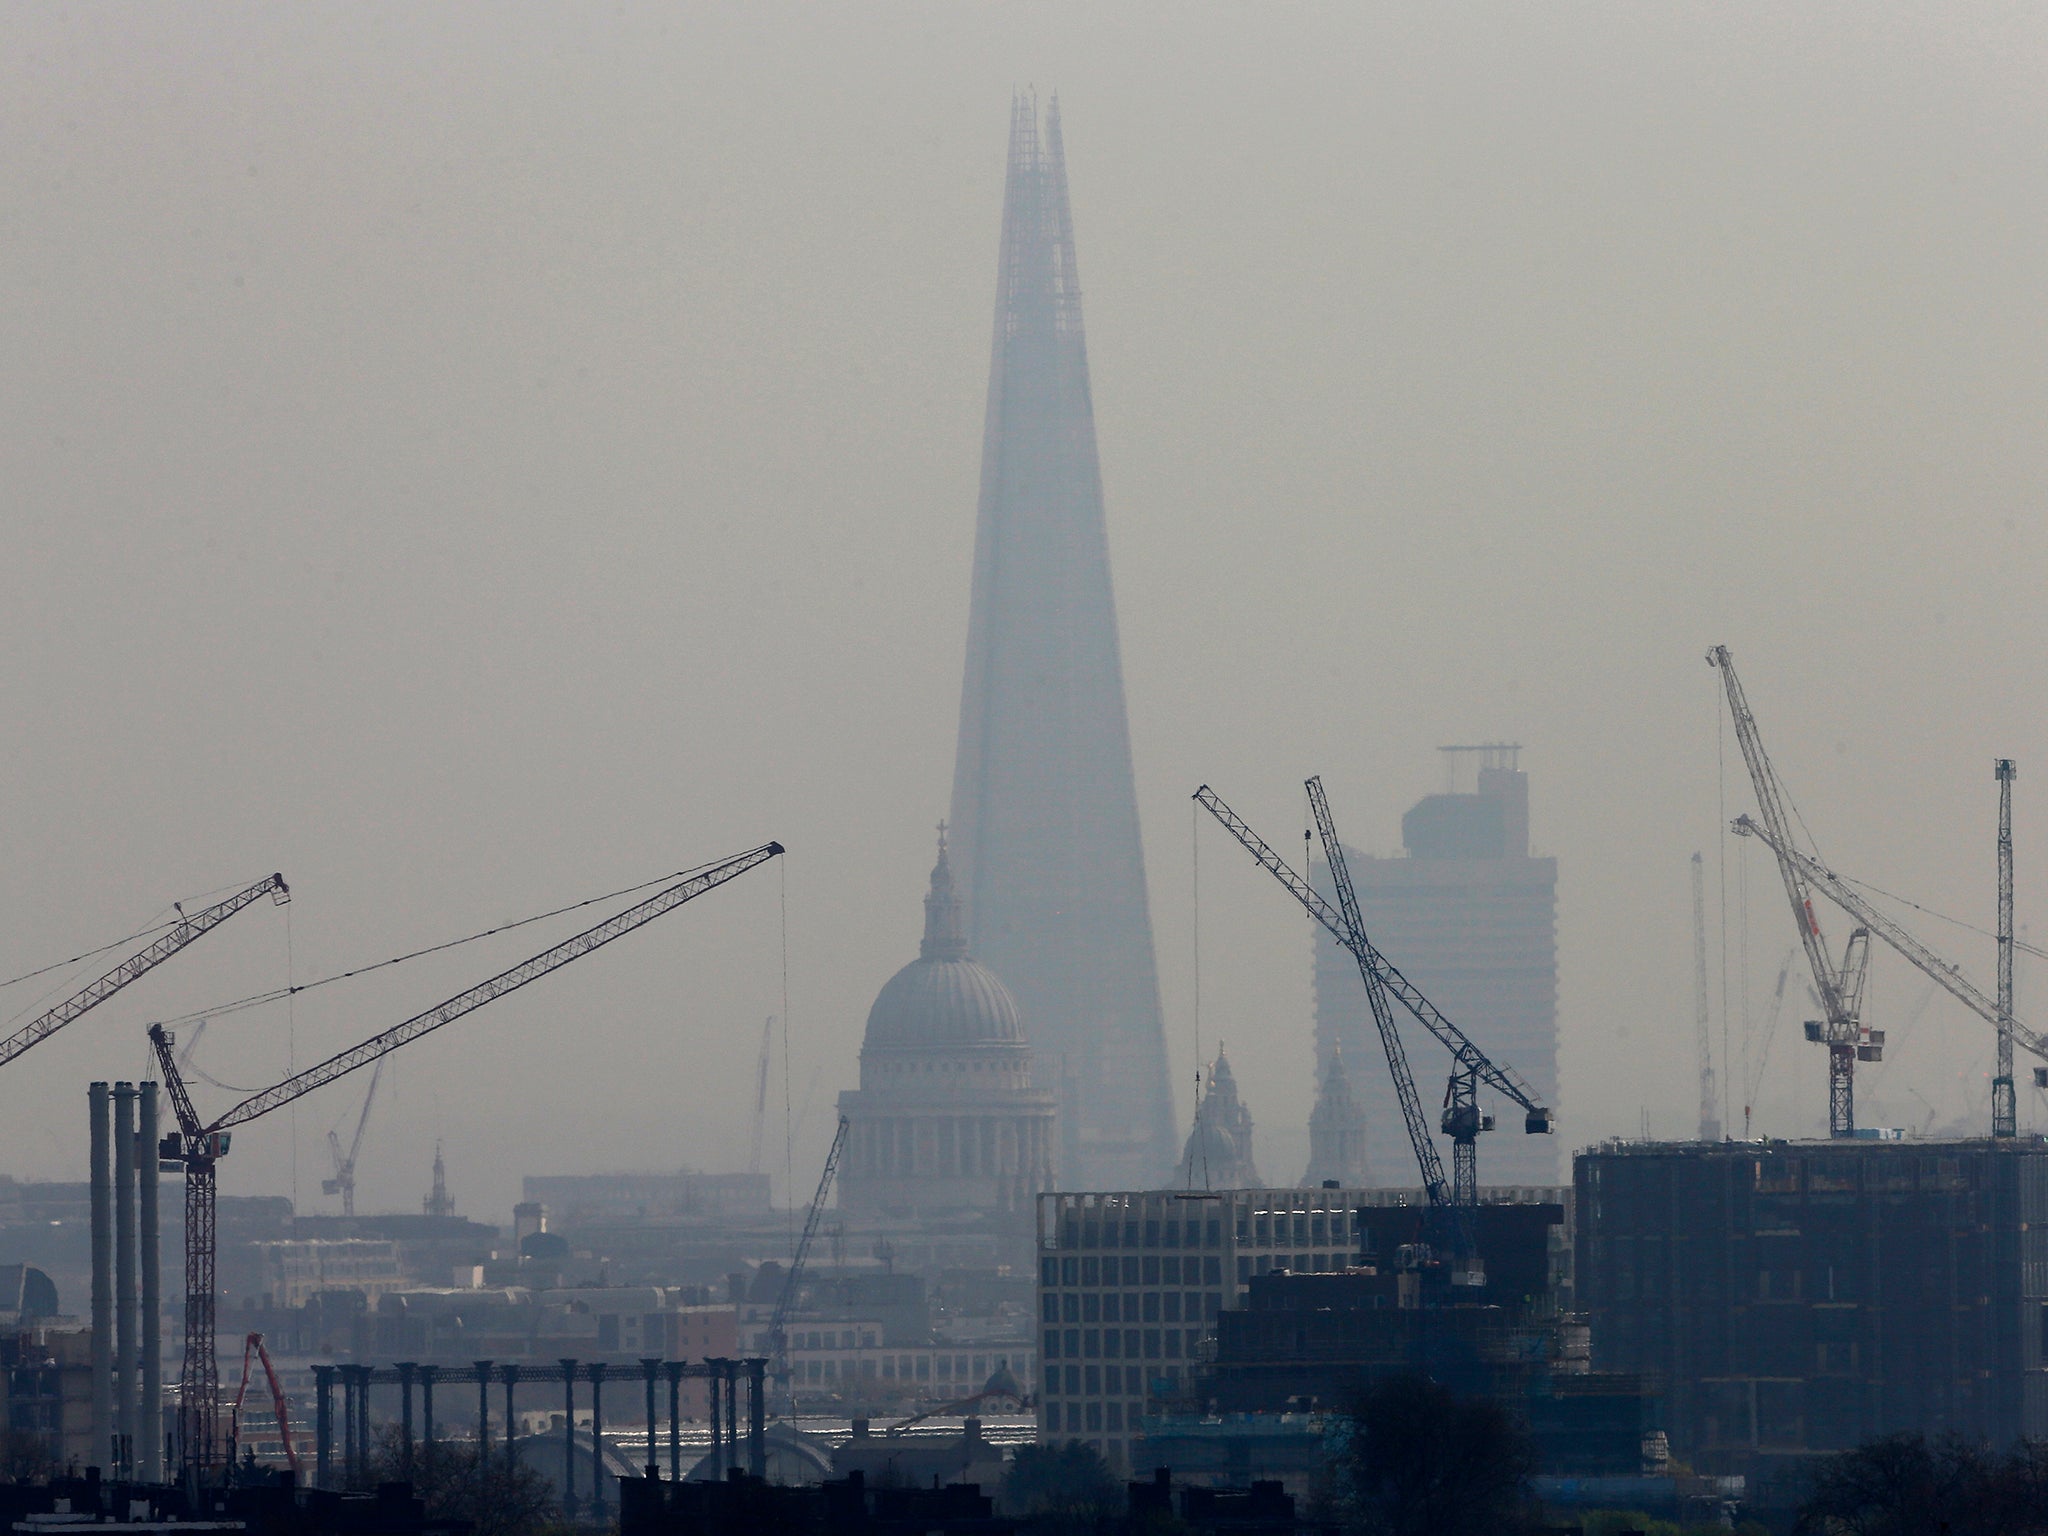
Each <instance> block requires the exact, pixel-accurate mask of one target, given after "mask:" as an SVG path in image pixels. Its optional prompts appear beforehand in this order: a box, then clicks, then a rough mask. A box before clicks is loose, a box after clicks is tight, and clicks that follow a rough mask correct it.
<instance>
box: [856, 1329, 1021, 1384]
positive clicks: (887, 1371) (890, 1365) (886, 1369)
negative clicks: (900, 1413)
mask: <svg viewBox="0 0 2048 1536" xmlns="http://www.w3.org/2000/svg"><path fill="white" fill-rule="evenodd" d="M1043 1353H1044V1355H1045V1358H1046V1359H1048V1360H1057V1359H1059V1357H1060V1331H1059V1329H1057V1328H1048V1329H1046V1330H1045V1346H1044V1350H1043ZM882 1365H883V1370H882V1374H883V1375H884V1376H889V1377H893V1376H895V1374H896V1372H895V1370H894V1365H895V1362H894V1361H893V1360H884V1361H883V1362H882Z"/></svg>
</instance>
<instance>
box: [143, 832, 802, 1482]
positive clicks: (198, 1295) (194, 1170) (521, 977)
mask: <svg viewBox="0 0 2048 1536" xmlns="http://www.w3.org/2000/svg"><path fill="white" fill-rule="evenodd" d="M782 851H783V848H782V844H780V843H763V844H762V845H761V846H760V847H758V848H753V849H750V850H748V851H747V852H745V853H742V854H739V855H736V856H735V857H733V858H730V859H725V860H723V861H721V862H719V863H717V864H710V865H706V866H704V867H703V868H701V869H698V870H695V871H692V872H691V873H690V874H689V875H687V876H685V877H684V878H682V879H679V880H677V881H676V882H674V883H673V884H671V885H668V886H664V887H663V888H662V889H661V890H659V891H657V892H655V894H654V895H652V896H650V897H648V898H647V899H646V900H645V901H641V902H637V903H635V904H634V905H633V906H630V907H628V908H626V910H625V911H623V912H620V913H618V914H616V915H615V916H612V917H609V918H607V919H605V920H604V921H603V922H601V923H598V924H595V925H594V926H592V927H590V928H586V929H585V930H584V931H583V932H581V933H579V934H577V935H575V936H574V937H573V938H569V939H565V940H563V941H562V942H561V943H560V944H556V945H554V946H552V947H551V948H549V949H545V950H543V951H541V953H539V954H537V955H535V956H533V957H532V958H531V959H528V960H524V961H522V962H520V963H519V964H518V965H515V966H513V967H511V968H510V969H509V970H505V971H501V972H499V973H498V974H497V975H496V976H493V977H491V978H490V979H489V980H488V981H483V982H479V983H478V984H477V985H476V986H473V987H470V988H468V989H466V990H465V991H462V992H458V993H457V994H456V995H455V996H454V997H451V998H449V999H448V1000H447V1001H446V1002H444V1003H442V1004H440V1005H439V1006H437V1007H434V1008H430V1009H428V1010H427V1011H426V1012H424V1013H420V1014H415V1015H414V1016H413V1017H412V1018H410V1019H407V1020H406V1021H405V1022H404V1023H402V1024H398V1025H395V1026H393V1027H392V1028H390V1029H387V1030H385V1031H384V1032H383V1033H382V1034H379V1035H373V1036H371V1037H370V1038H369V1039H368V1040H366V1041H364V1042H363V1043H362V1044H360V1045H357V1046H354V1047H352V1048H351V1049H349V1050H346V1051H342V1052H340V1053H339V1054H337V1055H334V1056H330V1057H329V1058H328V1059H327V1060H326V1061H323V1062H321V1063H319V1064H318V1065H317V1066H314V1067H310V1068H308V1069H307V1070H306V1071H304V1072H300V1073H296V1074H295V1075H293V1076H291V1077H288V1078H286V1079H285V1080H284V1081H283V1082H281V1083H277V1084H275V1085H273V1086H272V1087H269V1088H266V1089H264V1090H263V1091H262V1092H260V1093H255V1094H252V1095H250V1096H249V1097H248V1098H246V1099H244V1100H242V1102H241V1103H239V1104H237V1105H235V1107H234V1108H232V1109H230V1110H229V1111H228V1112H227V1113H226V1114H224V1115H222V1116H220V1117H219V1118H218V1119H215V1120H213V1121H211V1122H206V1121H202V1120H201V1119H200V1116H199V1112H198V1110H197V1108H196V1107H195V1106H194V1104H193V1102H192V1096H191V1093H190V1092H189V1091H188V1089H187V1088H186V1086H185V1078H184V1074H183V1073H182V1072H181V1071H180V1070H179V1066H178V1059H177V1053H176V1049H175V1045H176V1041H175V1039H174V1037H173V1036H172V1034H171V1032H170V1031H169V1030H167V1029H165V1028H164V1027H163V1026H162V1025H161V1024H152V1025H151V1026H150V1027H149V1038H150V1044H151V1047H152V1048H153V1049H154V1051H155V1053H156V1059H157V1068H158V1071H159V1072H160V1074H161V1075H162V1077H163V1082H164V1090H165V1093H166V1095H167V1096H168V1097H169V1099H170V1101H171V1109H172V1113H173V1114H174V1116H175V1117H176V1119H177V1122H178V1129H177V1130H176V1131H174V1132H172V1133H171V1134H169V1135H167V1136H165V1137H164V1139H163V1142H162V1144H161V1146H160V1147H159V1148H158V1154H159V1157H160V1159H161V1161H162V1164H163V1166H164V1167H166V1168H168V1169H180V1168H182V1169H183V1171H184V1173H185V1358H184V1364H183V1366H182V1368H181V1370H180V1372H179V1404H178V1417H179V1441H180V1445H179V1456H180V1460H181V1461H183V1462H184V1463H185V1464H186V1465H187V1466H191V1467H195V1468H198V1469H200V1470H202V1471H209V1472H210V1471H211V1470H212V1469H213V1468H215V1467H216V1466H217V1465H218V1457H219V1448H220V1445H221V1425H220V1373H219V1371H218V1369H217V1368H216V1366H215V1361H214V1308H215V1298H216V1295H217V1291H216V1287H215V1283H214V1282H215V1259H216V1242H215V1235H214V1216H215V1208H216V1203H217V1202H216V1175H217V1171H218V1166H219V1163H220V1160H221V1159H222V1158H223V1157H225V1156H226V1155H227V1152H228V1148H229V1146H230V1144H231V1141H232V1137H233V1128H234V1127H236V1126H241V1125H246V1124H248V1123H249V1122H250V1121H252V1120H255V1119H257V1118H259V1117H260V1116H262V1115H266V1114H269V1113H270V1112H271V1111H272V1110H276V1109H282V1108H283V1107H284V1106H285V1105H287V1104H290V1103H292V1102H293V1101H295V1100H297V1099H300V1098H303V1097H304V1096H305V1095H307V1094H309V1093H311V1092H313V1091H314V1090H315V1089H317V1088H322V1087H325V1086H326V1085H327V1084H328V1083H331V1082H333V1081H334V1080H335V1079H336V1078H339V1077H342V1076H344V1075H346V1074H347V1073H349V1072H353V1071H354V1070H355V1069H356V1068H358V1067H363V1066H368V1065H369V1064H370V1063H371V1062H373V1061H378V1060H381V1059H382V1058H383V1057H385V1056H388V1055H389V1054H390V1053H391V1052H393V1051H395V1050H397V1049H398V1048H399V1047H400V1046H402V1045H407V1044H410V1043H411V1042H412V1041H414V1040H417V1039H418V1038H419V1037H420V1036H421V1035H424V1034H427V1033H429V1032H431V1031H433V1030H436V1029H439V1028H440V1027H441V1026H442V1025H444V1024H448V1023H451V1022H453V1021H454V1020H456V1019H459V1018H461V1017H462V1016H463V1015H464V1014H465V1013H471V1012H474V1011H475V1010H476V1009H478V1008H481V1007H483V1006H484V1004H486V1003H489V1002H493V1001H495V1000H496V999H498V998H500V997H503V996H504V995H505V994H506V993H508V992H514V991H517V990H518V989H519V988H521V987H523V986H526V985H527V984H529V983H530V982H534V981H538V980H539V979H540V978H541V977H543V976H545V975H547V974H548V973H549V972H551V971H555V970H559V969H560V968H561V967H563V966H565V965H568V964H569V963H570V962H572V961H575V960H580V959H582V958H583V956H585V955H587V954H589V953H590V952H591V951H592V950H594V949H598V948H600V947H602V946H603V945H605V944H609V943H610V942H611V941H612V940H613V939H616V938H619V937H621V936H623V935H625V934H627V933H630V932H632V931H633V930H634V929H635V928H639V927H642V926H644V925H645V924H647V923H650V922H652V921H654V919H655V918H657V917H660V916H661V915H663V914H664V913H666V912H672V911H674V910H675V909H676V908H677V907H679V906H681V905H683V904H684V903H685V902H687V901H690V900H692V899H694V898H696V897H698V896H701V895H703V894H704V893H705V892H706V891H709V890H713V889H715V888H717V887H718V886H721V885H723V884H725V882H726V881H728V880H731V879H734V878H736V877H737V876H739V875H743V874H745V873H746V872H747V871H748V870H750V869H753V868H754V867H755V866H757V865H760V864H765V863H766V862H767V861H768V860H770V859H772V858H774V857H776V856H777V855H779V854H780V853H781V852H782Z"/></svg>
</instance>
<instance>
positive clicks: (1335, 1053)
mask: <svg viewBox="0 0 2048 1536" xmlns="http://www.w3.org/2000/svg"><path fill="white" fill-rule="evenodd" d="M1332 1179H1334V1180H1336V1182H1337V1186H1338V1187H1339V1188H1340V1189H1364V1188H1368V1187H1370V1185H1371V1183H1372V1176H1371V1174H1370V1172H1369V1171H1368V1170H1367V1168H1366V1161H1365V1108H1364V1106H1363V1105H1361V1104H1360V1103H1359V1102H1358V1100H1357V1099H1355V1098H1354V1097H1352V1093H1351V1079H1350V1078H1349V1077H1348V1076H1346V1075H1345V1072H1344V1051H1343V1048H1342V1047H1341V1046H1339V1047H1337V1048H1336V1049H1334V1050H1332V1051H1331V1053H1330V1063H1329V1065H1328V1066H1326V1067H1324V1068H1323V1080H1322V1082H1321V1083H1320V1084H1318V1085H1317V1088H1316V1105H1315V1108H1314V1109H1313V1110H1311V1111H1310V1113H1309V1117H1308V1173H1307V1175H1306V1177H1304V1178H1303V1179H1302V1183H1303V1185H1305V1186H1306V1187H1308V1188H1310V1189H1314V1188H1316V1187H1318V1186H1319V1185H1322V1184H1324V1183H1327V1182H1328V1181H1330V1180H1332Z"/></svg>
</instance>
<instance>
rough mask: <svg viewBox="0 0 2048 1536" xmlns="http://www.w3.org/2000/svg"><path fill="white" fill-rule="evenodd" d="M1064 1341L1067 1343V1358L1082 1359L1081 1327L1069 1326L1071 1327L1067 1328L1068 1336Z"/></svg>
mask: <svg viewBox="0 0 2048 1536" xmlns="http://www.w3.org/2000/svg"><path fill="white" fill-rule="evenodd" d="M1063 1342H1064V1343H1065V1345H1066V1356H1067V1358H1068V1359H1069V1360H1078V1359H1080V1358H1081V1330H1080V1329H1078V1328H1069V1329H1068V1330H1067V1336H1066V1338H1065V1340H1063Z"/></svg>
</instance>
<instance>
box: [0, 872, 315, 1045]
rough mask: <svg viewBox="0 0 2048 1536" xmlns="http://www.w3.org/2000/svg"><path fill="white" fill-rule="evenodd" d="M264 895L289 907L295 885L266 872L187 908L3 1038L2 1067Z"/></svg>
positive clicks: (281, 876) (282, 877)
mask: <svg viewBox="0 0 2048 1536" xmlns="http://www.w3.org/2000/svg"><path fill="white" fill-rule="evenodd" d="M264 896H268V897H270V898H271V900H272V901H274V902H276V903H277V905H279V906H283V905H284V904H285V903H286V902H288V901H290V900H291V899H292V893H291V887H289V886H287V885H286V884H285V883H284V876H283V875H266V876H264V877H263V878H262V879H261V880H258V881H257V882H256V883H255V884H254V885H252V886H250V887H248V888H247V889H246V890H241V891H237V892H236V893H235V894H234V895H232V896H230V897H228V898H227V900H225V901H217V902H215V903H214V904H213V905H212V906H210V907H206V908H204V909H202V910H201V911H198V912H194V913H191V914H190V915H187V914H186V913H185V912H184V911H183V910H182V909H181V910H180V912H179V914H178V921H177V922H176V923H174V924H172V926H171V928H170V931H169V932H167V933H164V934H162V935H160V936H159V937H157V938H156V939H154V940H152V941H151V942H150V943H149V944H147V945H145V946H144V947H143V948H141V949H139V950H137V951H136V952H135V953H134V954H132V955H130V956H129V957H128V958H127V959H126V960H123V961H122V962H121V963H120V964H119V965H117V966H115V967H114V968H113V969H112V970H111V971H109V972H107V974H106V975H104V976H102V977H100V978H99V979H98V980H97V981H95V982H93V983H92V984H91V985H90V986H88V987H86V988H84V989H83V990H81V991H79V992H77V993H74V994H73V995H72V996H70V997H67V998H65V999H64V1001H63V1002H61V1003H59V1004H57V1006H56V1007H54V1008H51V1009H49V1010H48V1011H47V1012H45V1013H42V1014H40V1015H39V1016H37V1017H36V1018H34V1019H31V1020H30V1021H29V1022H28V1023H26V1024H24V1025H22V1027H21V1028H20V1029H17V1030H16V1031H15V1032H14V1033H13V1034H11V1035H9V1036H8V1037H7V1038H6V1039H5V1040H0V1067H4V1066H6V1065H7V1063H8V1062H10V1061H12V1060H14V1058H15V1057H17V1056H19V1055H21V1053H22V1052H24V1051H26V1050H28V1049H29V1048H30V1047H32V1046H36V1045H40V1044H42V1042H43V1041H45V1040H47V1039H49V1038H50V1036H52V1035H54V1034H55V1033H56V1032H57V1031H58V1030H60V1029H62V1028H63V1027H64V1026H65V1025H66V1024H69V1023H71V1022H72V1021H73V1020H74V1019H78V1018H81V1017H82V1016H84V1015H85V1014H87V1013H90V1012H91V1011H92V1010H93V1009H95V1008H97V1007H98V1006H99V1005H100V1004H101V1003H104V1002H105V1001H106V1000H107V999H108V998H110V997H112V996H113V995H114V994H115V993H116V992H118V991H120V990H121V989H122V988H123V987H125V986H127V985H128V983H129V982H131V981H135V980H137V979H139V978H140V977H143V976H147V975H148V974H149V973H150V972H151V971H153V970H155V969H156V968H157V967H158V966H160V965H162V964H163V963H164V962H165V961H166V960H168V959H170V958H171V956H173V955H175V954H176V953H178V951H179V950H181V949H183V948H185V947H186V946H187V945H188V944H190V943H192V942H193V941H194V940H195V939H199V938H202V937H204V936H205V935H206V934H209V933H211V932H213V930H214V929H216V928H218V927H219V926H220V925H221V924H222V923H224V922H226V921H227V920H228V919H229V918H231V917H233V916H234V915H235V914H236V913H237V912H239V911H241V910H242V908H244V907H246V906H249V905H250V904H251V903H253V902H255V901H257V900H259V899H261V898H262V897H264Z"/></svg>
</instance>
